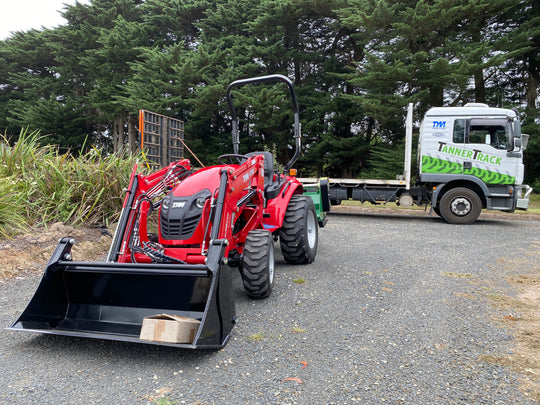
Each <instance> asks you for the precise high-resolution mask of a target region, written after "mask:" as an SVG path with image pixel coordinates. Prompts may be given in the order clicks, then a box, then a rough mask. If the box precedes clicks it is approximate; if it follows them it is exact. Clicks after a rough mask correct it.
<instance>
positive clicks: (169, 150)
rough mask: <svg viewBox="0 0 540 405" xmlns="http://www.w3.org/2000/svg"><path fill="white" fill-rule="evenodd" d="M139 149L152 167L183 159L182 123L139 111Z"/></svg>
mask: <svg viewBox="0 0 540 405" xmlns="http://www.w3.org/2000/svg"><path fill="white" fill-rule="evenodd" d="M139 134H140V144H141V149H142V150H143V151H144V153H145V154H146V157H147V159H148V160H149V161H150V162H151V164H152V166H154V167H165V166H167V165H168V164H169V163H171V162H174V161H175V160H180V159H183V158H184V145H183V142H182V141H183V139H184V121H181V120H178V119H176V118H171V117H167V116H165V115H161V114H157V113H154V112H151V111H146V110H140V111H139Z"/></svg>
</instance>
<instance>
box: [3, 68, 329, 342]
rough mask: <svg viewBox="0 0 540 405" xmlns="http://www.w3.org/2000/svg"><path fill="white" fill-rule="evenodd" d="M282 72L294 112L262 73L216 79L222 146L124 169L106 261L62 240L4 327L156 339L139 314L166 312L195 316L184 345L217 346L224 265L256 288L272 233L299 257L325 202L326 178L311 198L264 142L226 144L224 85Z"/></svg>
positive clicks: (226, 289)
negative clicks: (146, 168) (279, 85)
mask: <svg viewBox="0 0 540 405" xmlns="http://www.w3.org/2000/svg"><path fill="white" fill-rule="evenodd" d="M273 81H281V82H285V83H286V84H287V85H288V87H289V89H290V93H291V98H292V102H293V108H294V139H295V145H296V151H295V154H294V156H293V158H292V159H291V161H290V162H289V163H287V165H286V166H285V173H286V172H288V170H289V169H290V168H291V167H292V165H293V164H294V163H295V161H296V159H297V157H298V155H299V152H300V136H301V135H300V121H299V114H298V105H297V101H296V97H295V94H294V88H293V84H292V82H291V81H290V80H289V79H288V78H287V77H285V76H281V75H271V76H264V77H259V78H251V79H246V80H238V81H235V82H233V83H231V84H230V86H229V87H228V89H227V101H228V103H229V107H230V110H231V114H232V119H233V121H232V128H233V130H232V138H233V147H234V153H233V154H228V155H223V156H220V157H219V158H218V163H219V165H217V166H212V167H207V168H203V169H200V170H197V171H193V170H192V168H191V166H190V162H189V161H188V160H181V161H177V162H174V163H172V164H170V165H169V166H168V167H166V168H163V169H161V170H159V171H157V172H155V173H153V174H150V175H143V174H140V173H137V167H135V168H134V170H133V173H132V175H131V180H130V185H129V187H128V190H127V193H126V198H125V201H124V208H123V210H122V214H121V216H120V220H119V223H118V226H117V230H116V233H115V236H114V238H113V241H112V244H111V248H110V251H109V255H108V259H107V262H106V263H83V262H74V261H72V257H71V247H72V245H73V243H74V241H73V240H72V239H69V238H64V239H62V240H61V241H60V242H59V244H58V246H57V248H56V250H55V252H54V253H53V257H52V258H51V260H50V262H49V264H48V266H47V269H46V270H45V273H44V275H43V279H42V281H41V284H40V286H39V287H38V289H37V291H36V293H35V294H34V297H33V298H32V300H31V301H30V303H29V304H28V307H27V308H26V310H25V311H24V312H23V314H22V315H21V316H20V317H19V319H18V320H17V321H16V322H15V323H14V324H13V325H12V326H11V327H10V329H12V330H25V331H31V332H41V333H52V334H60V335H71V336H83V337H96V338H102V339H113V340H124V341H134V342H146V343H154V344H164V343H163V342H161V341H156V340H151V341H144V340H141V339H140V332H141V326H142V324H143V319H144V318H145V317H149V316H152V315H158V314H163V313H166V314H169V315H174V316H181V317H189V318H192V319H195V320H198V321H200V326H199V327H198V330H197V331H196V333H195V336H194V337H193V340H192V341H191V342H189V343H180V344H173V345H175V346H180V347H189V348H219V347H223V346H224V345H225V344H226V342H227V340H228V337H229V334H230V331H231V329H232V326H233V325H234V323H235V318H236V316H235V310H234V301H233V298H232V287H231V270H230V268H231V267H237V268H239V270H240V274H241V277H242V280H243V284H244V288H245V290H246V292H247V294H248V295H249V296H250V297H253V298H263V297H268V296H269V295H270V293H271V291H272V283H273V280H274V241H275V240H278V239H279V242H280V245H281V252H282V254H283V257H284V258H285V260H286V261H287V262H288V263H293V264H304V263H311V262H313V260H314V259H315V255H316V253H317V244H318V226H319V225H320V226H324V211H325V210H328V209H329V208H328V207H329V202H328V196H327V188H326V186H325V185H324V184H323V185H322V187H319V189H318V192H317V193H316V194H317V198H316V200H317V207H318V208H319V210H318V211H319V214H318V213H317V210H316V208H315V204H314V200H313V198H312V197H310V196H307V195H304V194H303V192H304V187H303V185H302V183H300V182H299V181H298V180H297V179H296V178H295V177H291V176H288V175H286V174H285V173H278V172H277V171H276V170H274V161H273V156H272V154H271V153H269V152H253V153H249V154H245V155H241V154H239V153H238V147H239V134H238V121H237V116H236V110H235V108H234V104H233V101H232V95H231V90H232V89H233V88H235V87H238V86H242V85H245V84H248V83H260V82H263V83H264V82H273Z"/></svg>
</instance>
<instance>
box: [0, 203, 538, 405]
mask: <svg viewBox="0 0 540 405" xmlns="http://www.w3.org/2000/svg"><path fill="white" fill-rule="evenodd" d="M332 210H333V211H334V212H357V213H360V214H365V215H399V216H403V215H408V216H417V215H423V216H426V215H428V213H427V212H425V211H424V210H418V209H416V210H410V209H409V210H408V209H391V208H382V209H380V208H372V207H365V206H337V207H332ZM486 217H492V218H507V219H512V220H529V221H530V220H534V221H540V215H534V214H521V215H516V214H504V213H482V217H481V218H486ZM539 225H540V223H539ZM111 233H113V230H112V229H102V228H73V227H70V226H66V225H64V224H62V223H56V224H53V225H51V226H49V227H47V228H39V229H34V230H33V231H32V232H30V233H28V234H25V235H21V236H19V237H16V238H14V239H10V240H0V283H8V282H9V280H10V279H21V278H26V277H34V276H37V275H41V274H42V272H43V270H44V269H45V266H46V264H47V262H48V260H49V259H50V257H51V254H52V252H53V250H54V248H55V247H56V244H57V242H58V240H59V239H60V238H62V237H65V236H69V237H72V238H74V239H75V241H76V243H75V245H74V247H73V251H72V253H73V257H74V260H76V261H94V260H97V259H98V258H104V257H105V256H106V254H107V252H108V249H109V245H110V243H111V239H112V235H111ZM533 246H535V247H536V248H534V249H531V250H530V251H528V252H527V253H526V255H525V257H523V259H522V261H523V262H522V263H517V266H516V262H515V261H513V262H512V263H510V262H505V260H504V259H501V260H500V263H497V264H496V266H497V267H498V268H502V269H504V270H506V272H507V273H508V274H511V275H510V276H508V277H506V281H507V282H508V283H509V284H510V285H511V286H512V287H514V288H515V289H516V290H517V291H518V294H517V296H516V297H507V296H502V297H501V296H497V297H493V298H492V302H493V305H495V306H497V307H498V308H501V309H503V310H504V311H505V313H507V315H506V316H505V317H504V319H501V320H497V321H498V322H500V323H501V325H503V326H504V327H508V328H510V330H511V331H512V333H513V335H514V337H515V347H514V349H513V352H512V354H510V355H508V356H505V357H493V358H489V359H488V358H483V359H479V360H483V361H491V362H494V363H497V364H500V365H502V366H505V367H510V368H511V369H513V370H515V371H517V372H519V373H520V374H522V375H523V376H524V377H523V380H522V388H523V391H524V392H525V393H526V394H527V395H528V396H529V397H530V398H532V399H534V400H536V401H538V402H540V309H539V308H540V242H535V245H533ZM516 267H517V268H516ZM520 270H521V271H520Z"/></svg>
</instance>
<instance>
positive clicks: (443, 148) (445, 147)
mask: <svg viewBox="0 0 540 405" xmlns="http://www.w3.org/2000/svg"><path fill="white" fill-rule="evenodd" d="M447 149H448V146H446V145H444V146H443V147H442V152H443V153H448V152H447V151H446V150H447Z"/></svg>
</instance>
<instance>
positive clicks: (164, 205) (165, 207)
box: [161, 197, 171, 210]
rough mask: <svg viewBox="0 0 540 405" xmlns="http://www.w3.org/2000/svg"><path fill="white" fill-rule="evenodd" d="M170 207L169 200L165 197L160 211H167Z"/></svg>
mask: <svg viewBox="0 0 540 405" xmlns="http://www.w3.org/2000/svg"><path fill="white" fill-rule="evenodd" d="M170 205H171V200H170V198H169V197H165V198H164V199H163V201H162V202H161V209H164V210H168V209H169V206H170Z"/></svg>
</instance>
